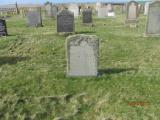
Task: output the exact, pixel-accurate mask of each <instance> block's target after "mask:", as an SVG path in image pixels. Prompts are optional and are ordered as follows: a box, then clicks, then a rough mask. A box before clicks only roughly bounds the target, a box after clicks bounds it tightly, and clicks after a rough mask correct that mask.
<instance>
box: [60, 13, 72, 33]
mask: <svg viewBox="0 0 160 120" xmlns="http://www.w3.org/2000/svg"><path fill="white" fill-rule="evenodd" d="M57 32H66V33H67V32H74V15H73V13H72V12H70V11H68V10H62V11H61V12H60V13H58V15H57Z"/></svg>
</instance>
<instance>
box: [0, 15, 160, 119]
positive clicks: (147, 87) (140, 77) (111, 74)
mask: <svg viewBox="0 0 160 120" xmlns="http://www.w3.org/2000/svg"><path fill="white" fill-rule="evenodd" d="M124 21H125V17H124V16H122V15H118V16H116V18H113V19H97V18H94V27H90V26H83V25H82V24H81V20H80V18H79V19H76V23H75V25H76V27H75V28H76V29H75V30H76V34H88V35H97V36H98V37H99V38H100V50H99V73H100V75H99V76H98V77H78V78H77V77H66V50H65V49H66V48H65V42H66V41H65V40H66V36H67V35H58V34H57V33H56V25H55V20H53V19H44V20H43V25H44V27H39V28H33V27H26V22H25V19H24V18H21V17H12V18H9V19H7V28H8V33H9V36H8V37H1V38H0V119H1V120H54V119H57V120H63V119H68V120H159V119H160V114H159V113H160V107H159V106H160V102H159V100H160V96H159V95H160V86H159V85H160V62H159V60H160V54H159V53H160V38H158V37H143V34H144V32H145V24H146V18H145V16H143V15H141V16H140V19H139V24H138V26H139V27H138V28H129V27H127V26H124Z"/></svg>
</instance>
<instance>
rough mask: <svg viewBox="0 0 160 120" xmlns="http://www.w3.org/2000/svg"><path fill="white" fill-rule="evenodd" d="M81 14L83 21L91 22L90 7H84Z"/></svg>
mask: <svg viewBox="0 0 160 120" xmlns="http://www.w3.org/2000/svg"><path fill="white" fill-rule="evenodd" d="M82 15H83V23H92V10H91V9H85V10H84V11H83V13H82Z"/></svg>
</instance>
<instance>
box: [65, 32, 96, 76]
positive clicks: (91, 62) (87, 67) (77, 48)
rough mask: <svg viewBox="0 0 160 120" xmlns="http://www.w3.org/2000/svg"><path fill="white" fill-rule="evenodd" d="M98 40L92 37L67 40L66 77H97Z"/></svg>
mask: <svg viewBox="0 0 160 120" xmlns="http://www.w3.org/2000/svg"><path fill="white" fill-rule="evenodd" d="M98 51H99V39H98V38H97V37H96V36H94V35H73V36H70V37H68V38H67V75H68V76H97V74H98V72H97V67H98Z"/></svg>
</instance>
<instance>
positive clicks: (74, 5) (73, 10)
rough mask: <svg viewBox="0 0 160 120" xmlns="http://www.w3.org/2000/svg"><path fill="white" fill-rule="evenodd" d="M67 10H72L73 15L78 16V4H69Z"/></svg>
mask: <svg viewBox="0 0 160 120" xmlns="http://www.w3.org/2000/svg"><path fill="white" fill-rule="evenodd" d="M68 10H69V11H71V12H73V13H74V16H75V17H78V16H79V6H78V5H77V4H70V5H69V7H68Z"/></svg>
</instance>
